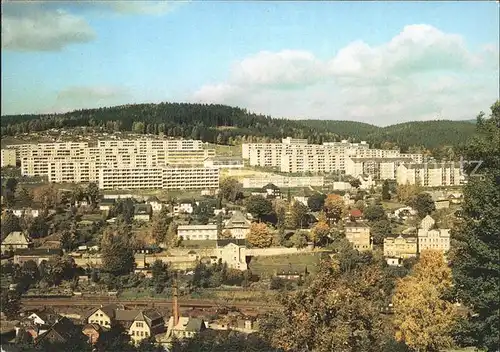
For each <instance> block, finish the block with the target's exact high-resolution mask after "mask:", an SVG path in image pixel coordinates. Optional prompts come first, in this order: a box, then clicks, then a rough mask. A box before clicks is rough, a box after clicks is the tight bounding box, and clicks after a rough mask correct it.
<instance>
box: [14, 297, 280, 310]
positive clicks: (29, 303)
mask: <svg viewBox="0 0 500 352" xmlns="http://www.w3.org/2000/svg"><path fill="white" fill-rule="evenodd" d="M21 302H22V305H23V306H25V307H28V308H32V307H33V308H34V307H42V306H51V307H71V306H73V307H75V306H77V307H99V306H100V305H104V304H110V303H119V304H123V305H125V306H135V307H153V306H154V307H157V308H169V307H172V301H171V300H158V299H150V300H147V299H137V300H127V299H119V298H116V297H82V298H40V297H37V298H31V297H23V298H22V299H21ZM179 305H180V306H181V307H182V308H205V309H206V308H234V309H247V310H255V311H259V312H267V311H271V310H274V309H277V308H278V307H277V306H276V305H271V304H269V303H267V302H228V301H212V300H193V299H185V300H179Z"/></svg>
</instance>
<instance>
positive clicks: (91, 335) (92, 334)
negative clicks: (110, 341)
mask: <svg viewBox="0 0 500 352" xmlns="http://www.w3.org/2000/svg"><path fill="white" fill-rule="evenodd" d="M107 330H108V328H106V327H103V326H101V325H99V324H85V325H84V326H83V328H82V333H83V334H84V335H85V336H87V338H88V343H89V344H91V345H94V344H95V343H96V342H97V340H98V339H99V336H100V335H101V334H102V333H103V332H105V331H107Z"/></svg>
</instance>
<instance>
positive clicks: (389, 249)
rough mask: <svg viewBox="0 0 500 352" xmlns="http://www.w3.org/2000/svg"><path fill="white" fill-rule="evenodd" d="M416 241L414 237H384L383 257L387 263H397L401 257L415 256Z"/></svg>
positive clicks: (416, 249)
mask: <svg viewBox="0 0 500 352" xmlns="http://www.w3.org/2000/svg"><path fill="white" fill-rule="evenodd" d="M417 253H418V241H417V238H416V237H403V236H401V235H399V236H398V237H386V238H384V257H386V259H387V263H388V264H389V265H391V264H392V265H399V264H400V262H401V259H407V258H411V257H416V256H417Z"/></svg>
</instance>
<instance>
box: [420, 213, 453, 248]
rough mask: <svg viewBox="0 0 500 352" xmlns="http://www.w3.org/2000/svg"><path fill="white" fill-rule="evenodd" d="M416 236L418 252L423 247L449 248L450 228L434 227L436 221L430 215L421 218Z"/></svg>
mask: <svg viewBox="0 0 500 352" xmlns="http://www.w3.org/2000/svg"><path fill="white" fill-rule="evenodd" d="M417 236H418V251H419V252H422V251H423V250H425V249H434V250H440V251H443V252H447V251H449V250H450V229H438V228H436V221H435V220H434V219H433V218H432V217H431V216H430V215H427V216H426V217H425V218H423V219H422V222H421V223H420V228H419V229H418V232H417Z"/></svg>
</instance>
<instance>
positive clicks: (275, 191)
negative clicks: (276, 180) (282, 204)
mask: <svg viewBox="0 0 500 352" xmlns="http://www.w3.org/2000/svg"><path fill="white" fill-rule="evenodd" d="M262 193H264V194H266V195H267V197H268V198H281V190H280V189H279V187H278V186H276V185H275V184H273V183H268V184H267V185H265V186H264V187H262Z"/></svg>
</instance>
